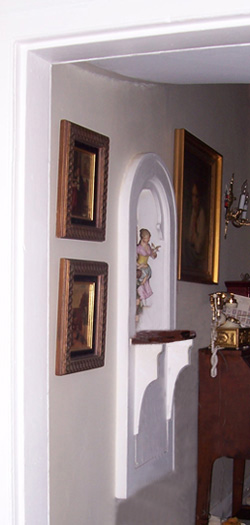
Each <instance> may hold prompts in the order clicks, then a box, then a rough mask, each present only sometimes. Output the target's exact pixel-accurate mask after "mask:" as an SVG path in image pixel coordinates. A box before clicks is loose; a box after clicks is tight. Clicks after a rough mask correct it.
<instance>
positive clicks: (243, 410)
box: [196, 348, 250, 525]
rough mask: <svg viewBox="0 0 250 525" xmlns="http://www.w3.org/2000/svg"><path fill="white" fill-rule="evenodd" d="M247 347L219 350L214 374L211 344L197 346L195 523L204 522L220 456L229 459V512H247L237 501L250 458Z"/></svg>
mask: <svg viewBox="0 0 250 525" xmlns="http://www.w3.org/2000/svg"><path fill="white" fill-rule="evenodd" d="M249 350H250V349H249V348H247V349H244V350H236V349H221V350H219V351H218V366H217V376H216V377H215V378H212V377H211V375H210V369H211V363H210V359H211V350H210V349H209V348H204V349H201V350H199V412H198V414H199V417H198V480H197V481H198V483H197V501H196V525H207V524H208V521H209V507H210V493H211V482H212V470H213V464H214V462H215V460H216V459H218V458H220V457H223V456H224V457H229V458H233V460H234V472H233V505H232V514H231V515H232V516H238V517H239V518H242V519H243V518H245V519H249V517H250V511H249V509H250V507H248V506H243V505H242V494H243V481H244V468H245V460H246V459H250V362H249V356H250V353H249Z"/></svg>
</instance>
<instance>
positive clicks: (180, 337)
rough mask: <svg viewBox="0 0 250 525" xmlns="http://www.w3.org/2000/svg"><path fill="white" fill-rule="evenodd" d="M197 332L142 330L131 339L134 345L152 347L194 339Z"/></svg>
mask: <svg viewBox="0 0 250 525" xmlns="http://www.w3.org/2000/svg"><path fill="white" fill-rule="evenodd" d="M195 337H196V332H194V331H193V330H142V331H141V332H137V333H136V334H135V335H134V337H132V338H131V343H132V344H133V345H147V344H148V345H151V344H157V343H158V344H159V343H173V342H174V341H185V340H186V339H194V338H195Z"/></svg>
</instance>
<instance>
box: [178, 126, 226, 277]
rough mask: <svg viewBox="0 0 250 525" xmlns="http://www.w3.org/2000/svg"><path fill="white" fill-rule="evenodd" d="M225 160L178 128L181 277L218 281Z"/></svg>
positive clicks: (179, 272) (179, 262)
mask: <svg viewBox="0 0 250 525" xmlns="http://www.w3.org/2000/svg"><path fill="white" fill-rule="evenodd" d="M222 163H223V157H222V155H220V154H219V153H217V151H215V150H214V149H212V148H210V147H209V146H208V145H207V144H205V143H204V142H202V141H201V140H199V139H198V138H196V137H195V136H194V135H192V134H191V133H189V132H188V131H186V130H185V129H176V130H175V166H174V188H175V195H176V204H177V214H178V279H179V280H183V281H191V282H197V283H207V284H212V283H218V278H219V251H220V217H221V184H222Z"/></svg>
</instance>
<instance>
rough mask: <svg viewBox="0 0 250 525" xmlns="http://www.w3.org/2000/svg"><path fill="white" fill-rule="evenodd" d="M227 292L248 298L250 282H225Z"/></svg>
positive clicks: (249, 295)
mask: <svg viewBox="0 0 250 525" xmlns="http://www.w3.org/2000/svg"><path fill="white" fill-rule="evenodd" d="M225 285H226V287H227V291H228V292H230V293H236V294H237V295H244V297H250V281H225Z"/></svg>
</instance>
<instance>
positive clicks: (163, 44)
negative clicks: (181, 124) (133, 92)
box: [76, 26, 250, 84]
mask: <svg viewBox="0 0 250 525" xmlns="http://www.w3.org/2000/svg"><path fill="white" fill-rule="evenodd" d="M80 56H81V55H80V54H79V49H78V54H77V57H76V61H77V62H78V64H77V65H79V66H80V67H85V66H86V64H91V65H92V66H95V67H98V68H102V69H103V70H105V71H106V72H109V73H112V74H118V75H122V76H124V77H126V78H130V79H134V80H143V81H147V82H157V83H158V82H160V83H164V84H169V83H170V84H208V83H209V84H211V83H212V84H218V83H219V84H224V83H233V84H235V83H236V84H239V83H246V84H248V83H250V28H249V26H247V27H246V26H245V27H234V28H219V29H214V30H209V31H205V30H204V31H196V32H191V31H189V32H179V33H176V34H161V35H157V36H153V37H151V38H150V37H147V38H139V39H136V40H133V39H130V40H123V41H119V40H117V41H113V42H106V43H105V42H103V43H102V44H101V43H99V45H98V44H96V46H95V48H93V46H92V48H91V52H90V53H89V54H87V55H86V59H85V60H84V59H83V60H82V59H80V58H78V57H80Z"/></svg>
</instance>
